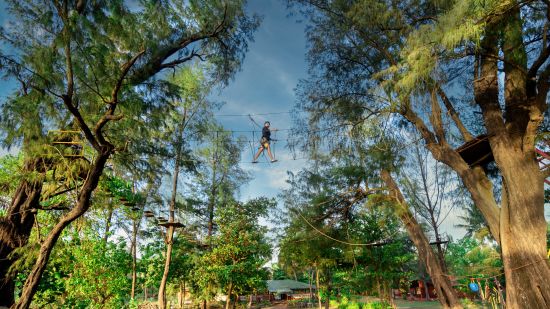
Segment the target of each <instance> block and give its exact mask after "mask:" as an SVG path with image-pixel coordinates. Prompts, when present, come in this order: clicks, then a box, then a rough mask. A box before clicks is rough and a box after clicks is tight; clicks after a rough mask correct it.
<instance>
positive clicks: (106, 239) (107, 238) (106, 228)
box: [103, 200, 114, 245]
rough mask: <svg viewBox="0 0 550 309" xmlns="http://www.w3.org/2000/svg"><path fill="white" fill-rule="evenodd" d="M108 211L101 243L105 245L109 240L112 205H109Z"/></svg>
mask: <svg viewBox="0 0 550 309" xmlns="http://www.w3.org/2000/svg"><path fill="white" fill-rule="evenodd" d="M111 201H112V200H111ZM108 211H109V212H108V213H107V220H105V234H104V236H103V243H104V244H105V245H107V241H108V240H109V232H110V230H111V221H112V220H113V212H114V209H113V207H112V205H109V210H108Z"/></svg>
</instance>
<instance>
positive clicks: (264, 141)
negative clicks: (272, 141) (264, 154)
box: [260, 137, 269, 148]
mask: <svg viewBox="0 0 550 309" xmlns="http://www.w3.org/2000/svg"><path fill="white" fill-rule="evenodd" d="M267 146H269V140H268V139H267V138H265V137H262V139H261V140H260V147H264V148H267Z"/></svg>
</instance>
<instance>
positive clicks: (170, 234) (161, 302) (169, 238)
mask: <svg viewBox="0 0 550 309" xmlns="http://www.w3.org/2000/svg"><path fill="white" fill-rule="evenodd" d="M184 124H185V117H184V122H183V124H182V127H183V125H184ZM180 129H181V130H182V131H183V128H180ZM177 136H178V138H179V134H178V135H177ZM181 151H182V145H181V143H178V144H177V150H176V158H175V160H174V165H175V166H174V175H173V179H172V197H171V198H170V218H169V219H168V222H170V223H174V215H175V211H176V197H177V194H178V177H179V173H180V165H179V162H180V159H181ZM165 241H166V261H165V262H164V273H163V274H162V280H161V281H160V287H159V295H158V306H159V308H160V309H164V308H165V307H166V292H165V289H166V282H167V281H168V272H169V271H170V262H171V261H172V246H173V243H174V226H173V225H170V226H169V227H168V231H167V233H166V240H165Z"/></svg>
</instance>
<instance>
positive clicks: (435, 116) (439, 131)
mask: <svg viewBox="0 0 550 309" xmlns="http://www.w3.org/2000/svg"><path fill="white" fill-rule="evenodd" d="M430 101H431V107H432V113H431V115H430V122H431V123H432V126H433V128H434V131H435V136H437V140H438V144H439V145H445V144H447V139H446V138H445V129H443V119H442V117H441V107H440V106H439V101H438V100H437V94H436V91H435V90H432V91H431V93H430Z"/></svg>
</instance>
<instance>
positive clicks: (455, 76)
mask: <svg viewBox="0 0 550 309" xmlns="http://www.w3.org/2000/svg"><path fill="white" fill-rule="evenodd" d="M296 2H299V3H301V4H303V6H301V7H302V8H304V9H305V10H304V11H305V13H306V15H307V16H308V17H309V18H310V20H311V22H312V27H310V28H309V30H308V38H309V40H310V42H311V43H310V46H311V48H310V51H309V58H310V63H311V72H312V74H311V79H310V81H309V82H306V83H304V84H303V85H302V86H303V87H302V90H303V93H304V95H303V98H304V102H303V103H304V107H305V108H307V109H308V110H309V111H313V112H314V114H315V115H317V116H313V117H312V119H313V120H318V119H321V120H323V119H332V121H334V120H338V121H342V120H346V121H349V120H356V119H357V118H359V119H361V117H357V114H359V115H363V118H364V117H366V116H367V115H369V114H372V112H373V111H378V112H383V113H390V114H393V115H394V116H396V117H397V118H398V119H401V120H404V121H405V122H407V123H409V124H410V125H412V127H414V128H415V129H416V130H417V131H418V132H419V133H420V135H421V136H422V139H423V141H424V145H425V147H426V148H427V149H428V150H429V151H430V152H431V154H432V156H433V157H434V158H435V159H436V160H437V161H439V162H442V163H444V164H446V165H448V166H449V167H450V168H451V169H452V170H454V171H455V172H456V174H457V175H458V176H459V177H460V178H461V180H462V182H463V184H464V185H465V187H466V188H467V190H468V192H469V193H470V195H471V197H472V199H473V202H474V204H475V205H476V207H478V208H479V210H480V211H481V213H482V214H483V216H484V218H485V220H486V222H487V224H488V227H489V230H490V232H491V234H492V236H493V237H494V238H495V240H496V241H497V242H498V243H499V244H500V246H501V247H502V256H503V262H504V269H505V273H506V281H507V285H506V289H507V291H506V292H507V293H506V297H507V303H508V304H509V305H510V306H512V307H518V308H544V307H548V306H549V301H548V300H549V299H550V279H549V278H550V264H549V263H548V259H547V256H546V241H545V239H546V234H545V227H546V223H545V219H544V206H543V203H544V190H543V188H544V187H543V180H544V178H545V177H547V176H548V172H541V171H540V169H539V165H538V162H537V161H536V156H535V137H536V135H537V130H538V129H539V125H540V124H541V122H542V121H543V119H544V114H545V113H546V112H547V109H548V105H547V94H548V89H549V87H550V84H549V82H548V74H549V72H550V66H548V62H547V59H548V57H549V56H550V52H549V50H550V49H549V46H548V43H547V40H546V37H547V33H546V32H547V23H548V16H547V14H548V7H549V4H548V2H547V1H529V2H526V1H515V0H510V1H504V2H502V1H483V2H478V1H474V0H472V1H457V2H441V1H416V0H410V1H399V2H397V1H391V0H388V1H372V0H358V1H350V2H341V1H324V0H313V1H309V0H308V1H296ZM499 69H502V72H500V73H499ZM499 76H502V77H503V82H502V83H499V78H498V77H499ZM453 92H456V93H462V94H463V95H462V96H463V97H466V98H467V99H468V101H469V102H468V103H473V104H471V105H467V104H464V103H463V102H460V101H459V100H454V99H453V96H452V95H451V94H452V93H453ZM500 94H502V95H500ZM307 101H309V102H307ZM351 107H355V109H354V110H355V112H353V113H350V114H349V115H347V116H346V114H345V113H342V111H345V110H350V109H351ZM444 111H446V112H444ZM459 111H460V112H459ZM479 111H480V112H481V117H479V116H477V114H476V112H479ZM320 112H322V113H323V114H324V115H323V116H321V115H320ZM461 113H462V115H461ZM465 114H466V117H469V119H471V120H472V121H469V122H466V121H464V118H463V117H464V115H465ZM317 123H318V121H317ZM467 123H474V124H475V126H467V125H466V124H467ZM447 124H448V125H447ZM480 133H482V134H486V137H484V136H480V139H474V136H476V135H478V134H480ZM451 135H458V136H459V137H460V140H461V141H462V142H465V143H468V144H467V145H472V144H476V143H484V142H488V144H489V145H490V149H491V153H490V154H491V155H492V156H493V157H494V160H495V162H496V167H497V170H498V174H499V176H500V179H501V180H502V181H501V182H502V184H503V189H502V190H499V191H498V192H496V193H495V192H494V190H493V188H494V187H495V186H496V185H498V183H495V182H494V181H492V179H491V178H490V177H488V175H487V172H486V170H485V169H484V167H483V166H482V165H480V164H475V162H473V161H469V162H468V161H467V160H465V159H464V158H463V157H462V156H461V153H460V152H459V151H457V146H458V145H457V144H458V143H456V142H453V140H452V139H451Z"/></svg>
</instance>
